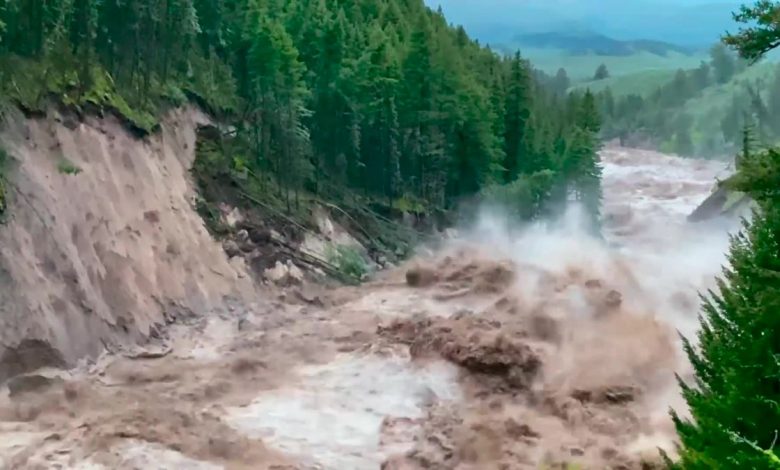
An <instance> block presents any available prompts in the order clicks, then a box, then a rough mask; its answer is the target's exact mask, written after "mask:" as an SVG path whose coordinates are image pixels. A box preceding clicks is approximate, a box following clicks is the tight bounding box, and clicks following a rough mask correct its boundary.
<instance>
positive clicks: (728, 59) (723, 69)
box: [710, 43, 737, 83]
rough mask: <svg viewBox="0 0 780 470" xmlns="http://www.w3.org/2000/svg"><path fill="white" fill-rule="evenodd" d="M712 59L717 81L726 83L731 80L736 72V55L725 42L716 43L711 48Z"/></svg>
mask: <svg viewBox="0 0 780 470" xmlns="http://www.w3.org/2000/svg"><path fill="white" fill-rule="evenodd" d="M710 58H711V59H712V71H713V73H714V76H715V81H716V82H717V83H726V82H728V81H729V80H731V77H733V76H734V73H735V72H736V67H737V66H736V62H735V60H734V56H733V55H732V54H731V53H730V52H729V50H728V49H726V47H725V46H724V45H723V44H720V43H719V44H716V45H714V46H713V47H712V49H710Z"/></svg>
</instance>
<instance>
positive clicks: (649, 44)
mask: <svg viewBox="0 0 780 470" xmlns="http://www.w3.org/2000/svg"><path fill="white" fill-rule="evenodd" d="M512 43H513V45H516V46H518V47H519V48H520V49H523V48H524V47H533V48H541V49H545V48H550V49H558V50H562V51H565V52H567V53H569V54H573V55H585V54H594V55H599V56H630V55H634V54H639V53H643V52H647V53H650V54H655V55H658V56H661V57H667V56H669V55H670V54H671V53H676V54H683V55H692V54H693V53H694V50H693V49H692V48H689V47H684V46H679V45H676V44H670V43H667V42H663V41H655V40H650V39H638V40H620V39H614V38H611V37H608V36H605V35H603V34H599V33H594V32H574V33H572V32H549V33H533V34H520V35H517V36H515V37H514V40H513V41H512Z"/></svg>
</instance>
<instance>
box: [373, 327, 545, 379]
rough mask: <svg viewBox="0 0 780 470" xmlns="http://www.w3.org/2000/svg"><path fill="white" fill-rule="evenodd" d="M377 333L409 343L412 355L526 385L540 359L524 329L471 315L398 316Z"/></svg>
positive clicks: (536, 371)
mask: <svg viewBox="0 0 780 470" xmlns="http://www.w3.org/2000/svg"><path fill="white" fill-rule="evenodd" d="M379 334H380V335H385V336H388V337H391V338H393V339H395V340H396V341H401V342H403V343H406V344H409V345H410V347H409V351H410V353H411V355H412V357H413V358H419V357H424V356H426V355H429V354H437V355H439V356H441V357H443V358H444V359H447V360H448V361H451V362H453V363H455V364H458V365H459V366H461V367H463V368H465V369H467V370H469V371H470V372H472V373H475V374H484V375H489V376H495V377H500V378H501V379H503V380H504V381H505V382H506V383H507V384H508V385H510V386H511V387H513V388H519V389H526V388H528V387H529V386H530V384H531V381H532V380H533V378H534V377H535V376H536V374H537V373H538V372H539V370H540V368H541V366H542V361H541V358H540V357H539V355H538V354H537V353H536V351H534V349H533V348H532V347H531V346H529V345H528V344H527V342H526V341H525V339H527V334H526V333H525V332H523V331H517V330H513V328H512V327H506V328H504V327H503V325H502V324H501V323H500V322H497V321H488V320H485V319H482V318H479V317H474V316H470V315H456V316H455V317H453V318H449V319H447V318H437V319H431V318H426V319H419V320H398V321H396V322H394V323H393V324H391V325H389V326H387V327H380V328H379Z"/></svg>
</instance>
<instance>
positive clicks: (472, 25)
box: [425, 0, 752, 47]
mask: <svg viewBox="0 0 780 470" xmlns="http://www.w3.org/2000/svg"><path fill="white" fill-rule="evenodd" d="M425 3H426V4H428V5H429V6H431V7H432V8H437V7H439V6H441V7H442V9H443V10H444V13H445V15H447V19H448V20H449V21H452V22H453V23H455V24H462V25H463V26H464V27H465V28H466V30H467V31H468V32H469V33H471V34H472V35H475V36H476V37H477V38H478V39H479V40H480V41H482V42H487V43H489V44H491V45H496V44H506V43H508V42H511V41H512V38H513V37H514V36H515V35H516V34H518V33H543V32H549V31H571V30H587V31H598V32H600V33H603V34H605V35H607V36H609V37H612V38H617V39H626V40H631V39H637V38H647V39H653V40H656V41H668V42H671V43H674V44H684V45H686V46H694V47H706V46H708V45H709V44H712V43H714V42H716V41H717V40H718V38H719V37H720V36H721V35H722V34H723V33H724V32H725V31H727V30H735V29H736V27H737V25H736V24H735V23H734V20H733V19H732V16H731V13H732V12H733V11H736V10H737V9H738V8H739V6H740V4H742V3H752V1H745V0H478V1H477V0H425Z"/></svg>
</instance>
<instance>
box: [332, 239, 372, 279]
mask: <svg viewBox="0 0 780 470" xmlns="http://www.w3.org/2000/svg"><path fill="white" fill-rule="evenodd" d="M325 259H326V261H327V262H328V263H330V264H332V265H333V266H335V267H336V269H338V270H339V272H341V273H342V274H344V275H346V276H348V277H350V278H352V279H355V280H357V281H360V280H363V279H364V278H365V276H366V275H368V272H369V268H368V263H366V260H365V259H364V258H363V256H362V255H361V254H360V252H358V250H357V249H355V248H354V247H351V246H348V245H332V244H331V245H328V246H327V248H326V252H325Z"/></svg>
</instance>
